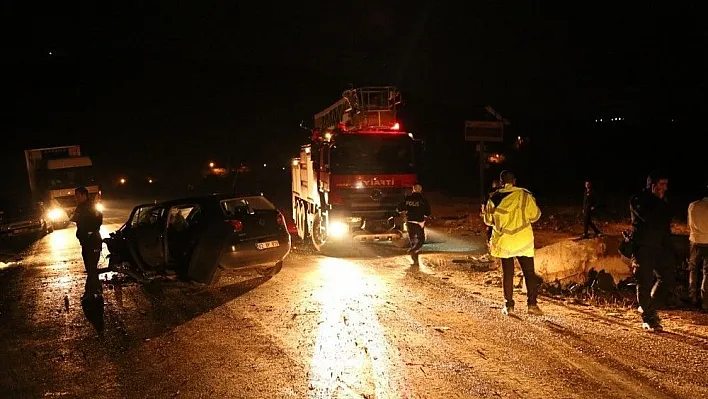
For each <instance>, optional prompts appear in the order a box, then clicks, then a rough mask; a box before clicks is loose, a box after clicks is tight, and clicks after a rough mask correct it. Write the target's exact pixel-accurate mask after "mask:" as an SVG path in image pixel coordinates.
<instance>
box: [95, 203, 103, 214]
mask: <svg viewBox="0 0 708 399" xmlns="http://www.w3.org/2000/svg"><path fill="white" fill-rule="evenodd" d="M96 210H97V211H99V212H103V204H102V203H100V202H99V203H97V204H96Z"/></svg>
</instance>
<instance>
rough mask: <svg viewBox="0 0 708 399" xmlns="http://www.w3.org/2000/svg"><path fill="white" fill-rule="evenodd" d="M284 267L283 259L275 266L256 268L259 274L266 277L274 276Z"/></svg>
mask: <svg viewBox="0 0 708 399" xmlns="http://www.w3.org/2000/svg"><path fill="white" fill-rule="evenodd" d="M282 269H283V261H282V260H281V261H279V262H278V263H276V264H275V266H271V267H259V268H257V269H256V271H257V272H258V274H260V275H261V276H266V277H273V276H275V275H276V274H278V273H280V270H282Z"/></svg>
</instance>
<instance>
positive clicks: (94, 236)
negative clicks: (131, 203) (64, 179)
mask: <svg viewBox="0 0 708 399" xmlns="http://www.w3.org/2000/svg"><path fill="white" fill-rule="evenodd" d="M74 195H75V196H76V201H77V202H78V203H79V204H78V205H77V206H76V211H75V212H74V215H73V216H72V217H71V221H72V222H74V223H76V238H78V239H79V243H80V244H81V257H82V258H83V260H84V268H85V269H86V286H85V287H84V295H83V296H82V297H81V300H82V301H96V302H98V301H100V302H101V303H103V294H102V292H101V291H102V290H101V282H100V281H99V280H98V261H99V259H100V258H101V249H102V248H103V240H101V233H100V232H99V229H100V228H101V224H103V214H102V213H101V212H99V211H98V210H97V209H96V204H94V202H93V201H92V200H91V198H90V197H89V193H88V190H87V189H86V187H79V188H77V189H76V190H74Z"/></svg>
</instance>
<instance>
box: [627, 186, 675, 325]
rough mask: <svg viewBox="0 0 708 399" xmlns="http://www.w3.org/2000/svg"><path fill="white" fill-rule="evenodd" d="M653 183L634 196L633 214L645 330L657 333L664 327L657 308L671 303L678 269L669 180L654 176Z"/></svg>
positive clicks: (630, 209) (632, 220)
mask: <svg viewBox="0 0 708 399" xmlns="http://www.w3.org/2000/svg"><path fill="white" fill-rule="evenodd" d="M650 181H651V185H650V187H649V189H645V190H642V192H640V193H639V194H636V195H634V196H632V198H631V199H630V201H629V211H630V216H631V222H632V233H631V240H632V241H633V243H634V254H633V258H634V259H633V260H634V264H635V265H636V267H635V277H636V279H637V301H638V302H639V306H640V308H641V310H640V311H641V313H642V322H643V323H642V328H644V329H646V330H650V331H657V330H661V329H662V326H661V320H660V318H659V315H658V314H657V312H656V307H657V305H659V304H662V303H663V302H665V301H667V300H668V296H669V291H670V290H672V289H673V286H674V281H675V270H674V255H673V249H672V243H671V219H672V213H671V208H670V207H669V204H668V203H667V202H666V201H665V194H666V190H668V187H669V179H668V177H666V175H663V174H653V175H651V179H650ZM655 274H656V276H657V281H656V283H654V275H655Z"/></svg>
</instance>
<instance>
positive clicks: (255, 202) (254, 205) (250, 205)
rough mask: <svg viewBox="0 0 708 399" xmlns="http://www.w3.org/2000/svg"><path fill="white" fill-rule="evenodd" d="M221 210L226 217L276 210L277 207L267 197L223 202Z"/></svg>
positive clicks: (232, 199) (233, 199) (234, 199)
mask: <svg viewBox="0 0 708 399" xmlns="http://www.w3.org/2000/svg"><path fill="white" fill-rule="evenodd" d="M221 209H222V210H223V211H224V215H226V216H237V215H243V214H248V213H253V212H254V211H259V210H274V209H275V205H273V204H272V203H271V202H270V201H268V200H267V199H266V198H265V197H244V198H231V199H227V200H223V201H221Z"/></svg>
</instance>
